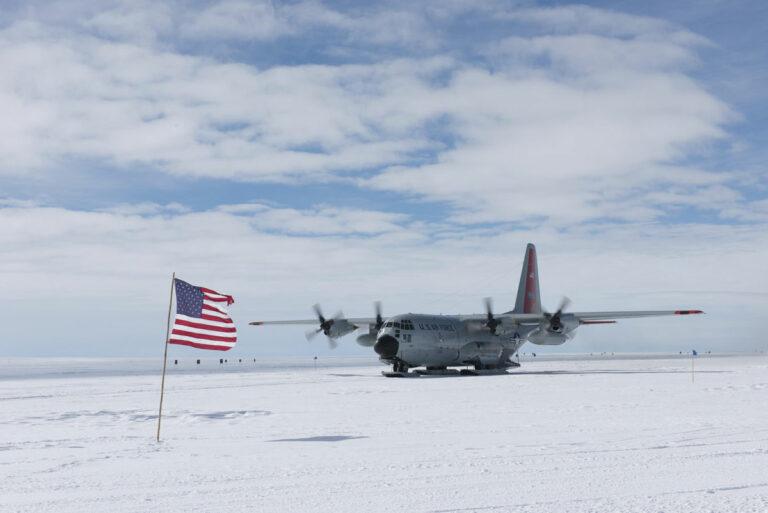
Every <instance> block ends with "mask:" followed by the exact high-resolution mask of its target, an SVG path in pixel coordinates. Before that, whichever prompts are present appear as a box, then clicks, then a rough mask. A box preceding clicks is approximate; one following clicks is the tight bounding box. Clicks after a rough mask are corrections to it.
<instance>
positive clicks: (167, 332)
mask: <svg viewBox="0 0 768 513" xmlns="http://www.w3.org/2000/svg"><path fill="white" fill-rule="evenodd" d="M175 284H176V273H175V272H174V273H173V274H172V275H171V297H170V299H168V321H167V323H166V326H165V351H164V352H163V378H162V379H161V380H160V408H159V410H158V412H157V441H158V442H159V441H160V422H161V421H162V419H163V393H164V392H165V368H166V366H167V365H168V337H170V333H171V305H172V304H173V289H174V285H175Z"/></svg>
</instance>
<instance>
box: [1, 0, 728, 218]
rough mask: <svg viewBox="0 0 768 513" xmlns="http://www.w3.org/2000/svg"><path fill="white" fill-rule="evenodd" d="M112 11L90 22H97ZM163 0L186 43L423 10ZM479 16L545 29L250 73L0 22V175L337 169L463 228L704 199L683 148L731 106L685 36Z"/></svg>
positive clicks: (609, 23)
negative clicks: (704, 80)
mask: <svg viewBox="0 0 768 513" xmlns="http://www.w3.org/2000/svg"><path fill="white" fill-rule="evenodd" d="M138 5H139V7H135V8H129V7H127V4H118V6H117V7H115V9H116V10H118V11H120V12H123V11H125V15H124V16H123V18H125V20H126V22H125V23H126V25H125V26H126V27H128V28H130V27H132V26H133V25H134V24H136V23H141V21H140V20H141V19H142V18H141V16H140V15H139V14H136V13H141V12H144V11H145V10H146V8H147V7H146V6H145V5H144V4H138ZM460 7H461V8H462V9H466V6H463V5H460ZM121 10H122V11H121ZM113 11H114V9H113ZM113 11H109V10H107V11H105V12H102V13H99V14H95V15H93V16H91V17H90V18H87V20H88V21H87V23H86V24H89V26H92V27H96V29H98V30H97V32H98V31H106V30H108V28H109V26H111V25H109V24H108V23H107V21H109V20H110V19H113V18H114V16H117V15H115V14H114V12H113ZM166 12H167V9H166V10H163V9H160V11H159V13H160V15H159V19H160V21H158V22H157V27H158V28H157V30H159V31H161V32H162V31H163V30H166V29H167V25H168V24H169V23H170V26H172V27H177V30H181V32H180V34H181V35H182V36H183V37H188V36H189V34H194V35H195V37H200V38H201V40H205V39H212V38H214V39H215V38H218V37H220V36H221V37H225V36H226V37H232V38H238V37H243V38H256V39H258V38H266V39H269V38H274V37H278V35H279V34H294V32H295V27H301V26H305V25H308V24H310V23H323V24H326V25H328V26H333V27H335V29H337V30H342V29H343V30H345V31H347V32H349V33H352V32H354V31H355V30H359V31H362V32H366V33H367V39H366V41H367V43H366V44H369V45H370V44H376V43H375V41H376V39H377V38H379V37H384V36H379V35H376V34H374V33H372V32H371V31H369V30H367V29H366V27H367V26H368V25H367V24H368V23H369V21H366V20H367V18H366V16H365V14H369V15H370V17H371V19H372V20H374V21H371V23H373V24H374V25H376V26H377V27H378V28H379V30H381V31H383V33H386V34H388V35H390V36H392V37H394V38H395V39H404V38H405V39H407V36H405V35H402V34H400V33H399V32H398V31H397V30H395V29H394V28H389V29H388V28H387V27H388V26H389V24H390V22H389V21H387V20H393V21H391V24H393V25H395V26H399V27H401V28H403V30H406V31H410V30H411V28H413V27H418V24H419V23H424V16H425V13H426V12H428V11H427V10H424V11H420V10H409V11H403V12H407V14H402V13H401V11H400V10H398V9H391V8H389V9H388V8H380V9H374V10H372V11H358V12H351V11H350V12H344V13H342V12H339V11H333V10H331V9H330V8H328V7H326V6H324V5H323V4H320V3H300V4H285V5H284V4H278V5H277V6H275V7H273V6H272V4H267V3H259V2H256V3H248V4H247V5H245V4H242V5H241V3H239V2H216V3H206V4H204V6H203V7H201V8H199V9H196V10H195V9H192V10H191V11H190V12H187V13H186V14H185V16H186V18H185V19H186V20H187V21H183V20H182V21H179V20H176V19H175V18H174V16H175V17H176V18H178V17H179V16H180V14H178V13H176V14H175V15H174V16H171V18H174V19H172V20H171V21H168V22H165V21H162V20H163V19H164V18H166V17H167V16H165V14H164V13H166ZM168 12H175V11H168ZM458 12H461V11H460V9H459V8H458V7H457V8H456V10H455V11H451V13H453V15H456V14H455V13H458ZM480 12H481V13H483V12H484V11H482V10H481V11H480ZM493 12H496V13H497V14H498V13H499V12H502V13H506V14H508V17H510V18H511V19H513V20H515V21H516V22H519V23H520V22H522V23H533V24H535V25H540V26H543V27H544V28H549V29H554V30H555V31H556V32H557V34H556V35H533V36H530V37H521V36H513V37H508V38H506V39H503V40H501V41H500V42H498V43H496V44H490V43H482V44H480V43H478V44H480V46H479V47H478V48H477V50H478V51H481V52H482V53H483V55H485V58H484V59H481V60H476V61H463V60H461V59H457V58H455V57H449V56H447V54H446V53H444V52H441V51H440V50H439V45H438V46H435V47H434V50H433V51H432V54H431V55H430V56H425V57H413V56H411V57H402V58H398V59H390V60H384V61H375V62H370V63H358V64H335V65H329V64H305V65H290V66H289V65H283V66H274V67H271V68H266V69H259V68H257V67H255V66H252V65H249V64H246V63H237V62H221V61H220V60H217V59H214V58H211V57H208V56H203V55H191V54H184V53H181V52H178V51H174V50H173V48H168V47H164V46H163V45H157V44H150V45H147V44H139V43H136V42H131V41H115V40H113V39H109V38H104V37H100V36H99V35H98V34H100V33H101V32H98V33H97V34H96V35H93V34H91V35H87V34H78V33H76V32H75V33H69V34H68V36H67V37H61V36H60V35H58V34H57V35H52V34H51V32H50V30H49V27H48V26H47V25H45V24H44V23H41V22H35V21H24V22H18V23H14V24H11V25H10V26H9V27H7V28H5V29H4V30H2V31H0V42H2V44H3V45H2V48H3V50H0V64H2V65H3V68H4V69H5V70H6V71H7V73H6V74H5V78H4V79H3V80H2V81H0V104H2V105H3V108H4V111H5V112H10V113H11V115H10V116H6V117H5V118H4V119H3V121H2V122H0V135H4V136H5V137H0V156H2V165H0V173H5V174H17V175H18V174H19V173H41V172H43V173H50V172H58V171H59V170H60V166H61V163H62V162H67V161H68V159H71V158H73V157H74V158H76V159H78V160H79V161H86V162H89V161H90V162H94V163H96V165H106V166H109V167H114V166H116V167H118V168H123V169H129V168H131V167H134V166H140V167H142V168H149V169H154V170H156V171H157V172H162V173H170V174H173V175H179V176H186V177H197V178H218V179H228V180H234V181H269V182H288V183H297V182H299V183H300V182H306V181H323V182H326V181H334V180H337V181H338V180H342V181H347V182H348V183H356V184H358V185H360V186H362V187H370V188H373V189H380V190H388V191H396V192H397V193H399V194H404V195H405V196H409V197H412V198H418V199H421V200H426V201H437V202H443V203H447V204H449V205H452V206H453V207H454V208H455V212H454V215H453V219H454V220H462V222H465V223H479V222H499V221H502V222H506V221H513V222H524V223H531V222H548V221H551V222H553V223H555V224H557V225H563V224H567V223H573V222H584V221H589V220H596V219H614V220H618V221H627V220H629V221H638V220H647V219H655V218H659V217H660V216H663V215H664V213H665V212H666V211H667V207H669V206H670V205H667V204H665V203H664V202H663V201H661V200H662V199H663V197H664V196H663V195H659V194H656V195H653V194H650V193H652V192H655V191H656V190H657V189H658V188H659V187H677V188H678V189H679V188H681V187H682V188H685V189H686V190H685V194H689V195H694V196H695V195H706V189H705V188H702V187H697V186H695V185H688V184H687V183H686V180H687V178H686V176H687V175H689V174H690V173H691V171H690V168H691V166H690V165H689V164H688V160H690V159H691V158H695V157H696V156H697V154H698V153H699V152H701V150H702V149H704V148H708V147H711V146H712V145H715V144H724V145H727V144H728V140H729V139H728V136H727V133H726V131H725V130H726V126H727V124H728V123H730V122H732V121H734V120H735V119H737V118H736V116H735V114H734V113H733V112H732V111H731V110H730V109H729V108H728V106H727V105H725V104H724V103H723V102H721V101H719V100H718V99H717V98H715V97H714V96H712V94H710V93H709V92H708V91H707V90H706V88H705V87H704V86H703V85H702V84H699V83H697V82H696V81H695V80H694V79H692V78H691V77H689V76H687V75H686V74H685V72H686V70H688V69H690V68H691V67H694V66H696V65H697V64H698V60H697V57H696V54H695V51H696V48H697V47H699V46H700V45H701V44H703V43H702V41H703V40H702V39H701V38H696V37H694V36H693V35H691V34H688V33H687V32H686V31H684V30H682V29H679V28H677V27H674V26H672V25H670V24H668V23H666V22H663V21H660V20H655V19H647V18H638V17H633V16H629V15H624V14H620V13H615V12H612V11H605V10H599V9H592V8H584V7H578V6H576V7H561V8H556V9H522V10H511V11H509V10H508V11H493ZM401 15H402V16H410V17H412V18H413V19H414V20H421V21H414V22H413V23H414V24H415V25H412V24H410V22H409V23H405V22H403V21H402V20H400V17H401ZM450 15H451V14H447V15H446V16H450ZM485 15H487V13H486V14H485ZM169 16H170V15H169ZM232 18H238V23H234V22H232V23H231V22H230V21H231V19H232ZM121 19H122V18H121ZM311 19H312V20H314V22H311V21H310V20H311ZM189 20H193V21H189ZM228 20H230V21H228ZM291 20H292V21H291ZM184 23H187V25H184ZM189 23H192V25H189ZM179 24H181V25H179ZM195 24H198V25H195ZM115 25H119V23H118V22H115ZM184 26H187V27H192V28H190V29H189V33H188V34H187V32H185V31H184V30H182V29H178V27H184ZM163 27H166V28H163ZM224 27H227V30H229V32H227V31H225V30H224ZM434 28H435V27H432V30H434ZM109 30H110V32H109V33H110V34H112V35H115V34H117V32H116V31H115V30H117V29H115V30H112V29H109ZM238 31H239V32H238ZM251 32H253V34H251ZM413 32H414V33H420V32H423V33H425V34H428V33H431V31H423V30H421V29H418V28H415V29H413ZM184 34H187V35H186V36H185V35H184ZM227 34H229V35H227ZM294 35H296V37H298V35H297V34H294ZM673 36H674V37H673ZM189 37H191V36H189ZM144 39H145V40H146V39H147V38H144ZM149 39H151V38H149ZM430 44H431V43H430ZM660 169H664V170H666V172H665V173H664V176H663V177H660V175H661V173H660V172H659V170H660ZM696 172H698V173H699V174H707V171H704V170H702V169H698V170H697V171H696ZM712 174H714V173H712ZM720 175H722V173H720ZM702 197H703V196H702ZM639 198H645V199H646V200H648V201H644V202H642V201H640V200H639ZM700 203H702V202H693V204H694V205H698V204H700Z"/></svg>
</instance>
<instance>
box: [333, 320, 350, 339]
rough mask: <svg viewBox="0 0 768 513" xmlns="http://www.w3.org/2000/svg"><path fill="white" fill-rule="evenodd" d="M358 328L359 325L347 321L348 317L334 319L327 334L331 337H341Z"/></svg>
mask: <svg viewBox="0 0 768 513" xmlns="http://www.w3.org/2000/svg"><path fill="white" fill-rule="evenodd" d="M356 329H357V326H355V325H354V324H352V323H351V322H349V321H347V320H346V319H336V320H334V321H333V324H331V327H330V329H329V330H328V333H327V335H328V337H330V338H340V337H343V336H344V335H347V334H348V333H352V332H353V331H355V330H356Z"/></svg>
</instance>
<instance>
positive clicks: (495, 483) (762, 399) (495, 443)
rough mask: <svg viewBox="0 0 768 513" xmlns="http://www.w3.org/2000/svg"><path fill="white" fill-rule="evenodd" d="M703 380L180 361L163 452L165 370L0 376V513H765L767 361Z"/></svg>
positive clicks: (674, 365)
mask: <svg viewBox="0 0 768 513" xmlns="http://www.w3.org/2000/svg"><path fill="white" fill-rule="evenodd" d="M205 356H207V355H203V357H205ZM695 365H696V374H695V382H693V383H692V381H691V373H690V366H691V362H690V360H689V359H680V358H663V359H662V358H658V357H657V359H647V358H646V359H618V358H617V359H595V360H580V359H576V358H570V359H562V360H551V359H549V360H541V359H535V360H534V361H530V362H524V363H523V367H522V368H521V369H520V370H518V371H515V372H513V373H511V374H509V375H504V376H479V377H427V378H425V377H421V378H414V379H387V378H383V377H382V376H381V375H380V374H379V373H380V371H381V370H382V368H383V367H381V366H379V365H375V364H374V363H373V362H371V361H367V360H360V359H355V360H337V361H330V362H322V363H321V365H320V366H319V367H318V368H317V369H314V368H313V366H312V362H309V363H307V362H304V363H301V364H299V363H297V362H293V363H291V362H277V363H275V362H272V364H271V365H267V364H266V363H265V362H257V363H253V362H252V360H251V361H248V362H244V363H242V364H235V363H229V364H227V365H226V366H219V365H218V361H217V360H216V361H215V363H214V360H212V359H211V358H210V357H208V358H207V359H205V360H204V361H203V364H202V365H201V366H200V367H198V366H197V365H195V364H194V362H193V361H191V360H189V359H186V360H184V361H181V362H180V364H179V365H178V366H172V368H171V370H172V372H171V373H170V374H169V375H168V376H167V381H166V384H167V389H166V403H165V404H166V409H165V411H166V415H165V416H164V421H163V441H162V443H160V444H157V443H155V441H154V436H155V426H156V424H155V423H156V414H157V411H156V408H157V401H158V394H159V383H160V376H159V374H158V372H157V361H154V362H149V361H144V360H84V359H81V360H49V361H47V362H42V361H40V360H35V359H13V360H4V361H0V511H2V512H3V513H5V512H16V511H19V512H22V511H23V512H54V511H55V512H57V513H61V512H70V511H71V512H139V511H141V512H145V511H151V512H166V511H173V512H177V511H178V512H230V511H237V512H240V511H265V512H271V511H292V512H309V511H329V512H330V511H332V512H346V511H349V512H367V511H373V512H378V511H382V512H383V511H424V512H427V511H460V512H469V511H481V512H484V511H487V512H498V511H523V512H587V511H590V512H610V511H622V512H623V511H637V512H678V511H679V512H709V511H716V512H725V511H733V512H761V513H764V512H768V357H766V356H765V355H762V356H739V357H736V356H731V357H700V358H699V359H697V360H696V363H695ZM222 367H224V368H222Z"/></svg>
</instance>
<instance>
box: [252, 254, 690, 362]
mask: <svg viewBox="0 0 768 513" xmlns="http://www.w3.org/2000/svg"><path fill="white" fill-rule="evenodd" d="M569 303H570V301H569V300H568V299H567V298H564V299H563V301H562V302H561V303H560V305H559V306H558V308H557V310H555V312H547V311H545V310H543V309H542V306H541V297H540V294H539V269H538V264H537V259H536V247H535V246H534V245H533V244H528V247H527V248H526V251H525V259H524V260H523V268H522V272H521V273H520V283H519V285H518V290H517V300H516V302H515V308H514V309H513V310H510V311H508V312H504V313H500V314H494V313H493V307H492V302H491V299H490V298H486V299H485V313H484V314H470V315H428V314H411V313H409V314H401V315H396V316H394V317H391V318H389V319H384V318H383V317H382V315H381V305H380V304H379V303H376V304H375V313H376V316H375V317H370V318H350V319H347V318H345V317H344V315H343V314H341V313H339V314H337V315H335V316H334V317H332V318H326V317H325V316H324V315H323V313H322V311H321V310H320V307H319V306H318V305H315V307H314V309H315V314H316V316H317V317H316V318H315V319H303V320H287V321H255V322H251V323H250V324H252V325H259V326H260V325H270V324H277V325H291V324H294V325H295V324H306V325H316V326H318V327H317V328H316V329H313V330H311V331H309V332H308V333H307V338H308V339H311V338H313V337H315V336H316V335H318V334H320V333H323V334H325V336H326V337H327V338H328V343H329V344H330V345H331V347H332V348H334V347H336V344H337V342H336V340H337V339H339V338H341V337H343V336H345V335H347V334H349V333H352V332H354V331H357V330H358V329H361V328H363V327H364V326H365V327H366V328H363V329H362V330H361V331H363V333H362V334H360V335H359V336H358V337H357V343H358V344H360V345H362V346H366V347H373V350H374V351H375V352H376V353H377V354H378V355H379V359H380V360H381V361H382V362H385V363H387V364H389V365H392V372H384V373H383V374H384V375H385V376H388V377H405V376H412V375H418V374H447V373H459V372H461V373H462V374H484V373H503V372H506V369H508V368H510V367H517V366H519V363H518V362H515V361H514V360H513V356H514V355H515V354H516V353H517V352H518V350H519V349H520V347H521V346H522V345H523V344H525V343H526V342H530V343H532V344H537V345H560V344H563V343H565V342H566V341H567V340H569V339H571V338H573V337H574V336H575V335H576V328H578V327H579V326H582V325H586V324H609V323H615V322H616V319H628V318H635V317H657V316H663V315H691V314H700V313H703V312H702V311H701V310H647V311H618V312H573V313H566V312H565V309H566V308H567V307H568V305H569ZM417 367H424V369H418V370H416V371H415V374H414V373H412V372H409V369H415V368H417ZM461 367H464V369H461V370H460V371H459V370H457V369H456V368H461Z"/></svg>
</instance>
